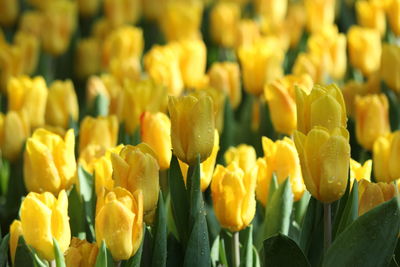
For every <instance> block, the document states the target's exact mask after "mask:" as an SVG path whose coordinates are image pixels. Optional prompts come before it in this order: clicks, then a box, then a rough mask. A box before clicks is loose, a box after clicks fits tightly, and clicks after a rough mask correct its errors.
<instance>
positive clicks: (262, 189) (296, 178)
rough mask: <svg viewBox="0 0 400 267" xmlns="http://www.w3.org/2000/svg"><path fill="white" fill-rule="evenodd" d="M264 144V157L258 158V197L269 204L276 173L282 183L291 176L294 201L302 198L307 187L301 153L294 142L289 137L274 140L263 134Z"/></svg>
mask: <svg viewBox="0 0 400 267" xmlns="http://www.w3.org/2000/svg"><path fill="white" fill-rule="evenodd" d="M262 145H263V150H264V158H261V159H258V160H257V166H258V175H257V188H256V196H257V199H258V200H259V201H260V202H261V203H262V204H263V205H264V206H265V205H266V204H267V200H268V193H269V187H270V183H271V180H272V175H273V173H275V175H276V178H277V181H278V184H282V183H283V182H284V181H285V180H286V179H287V178H289V182H290V186H291V188H292V192H293V195H294V201H298V200H300V199H301V197H302V196H303V193H304V191H305V189H306V187H305V185H304V182H303V177H302V175H301V169H300V160H299V155H298V153H297V150H296V147H295V145H294V142H293V141H292V140H291V139H289V138H287V137H285V138H283V139H282V140H277V141H275V142H273V141H272V140H271V139H269V138H267V137H264V136H263V137H262Z"/></svg>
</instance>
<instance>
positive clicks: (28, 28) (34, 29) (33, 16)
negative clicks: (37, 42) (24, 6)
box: [19, 10, 44, 38]
mask: <svg viewBox="0 0 400 267" xmlns="http://www.w3.org/2000/svg"><path fill="white" fill-rule="evenodd" d="M43 18H44V16H43V13H42V12H40V11H37V10H30V11H24V13H22V14H21V16H20V19H19V30H20V31H21V32H26V33H31V34H33V35H35V36H36V37H37V38H40V35H41V32H42V30H43Z"/></svg>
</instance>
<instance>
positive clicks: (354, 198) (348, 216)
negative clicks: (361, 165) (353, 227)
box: [335, 180, 358, 236]
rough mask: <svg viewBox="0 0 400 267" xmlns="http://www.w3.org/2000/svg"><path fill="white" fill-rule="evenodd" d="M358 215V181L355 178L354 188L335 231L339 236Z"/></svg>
mask: <svg viewBox="0 0 400 267" xmlns="http://www.w3.org/2000/svg"><path fill="white" fill-rule="evenodd" d="M349 186H350V185H349ZM357 217H358V183H357V181H356V180H354V183H353V189H352V190H351V193H350V196H349V198H348V199H347V202H346V207H345V208H344V211H343V214H342V216H341V218H340V222H339V225H338V228H337V231H336V233H335V236H338V235H339V234H340V233H341V232H343V231H344V229H346V227H347V226H349V225H350V224H351V223H352V222H354V221H355V220H356V219H357Z"/></svg>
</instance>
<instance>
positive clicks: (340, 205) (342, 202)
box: [332, 170, 350, 239]
mask: <svg viewBox="0 0 400 267" xmlns="http://www.w3.org/2000/svg"><path fill="white" fill-rule="evenodd" d="M349 172H350V170H349ZM349 197H350V183H349V182H348V183H347V187H346V191H345V192H344V195H343V196H342V197H341V198H340V199H339V200H338V201H337V202H336V212H335V216H334V221H333V225H332V237H333V239H334V238H335V236H336V232H337V230H338V228H339V224H340V220H341V218H342V215H343V213H344V210H345V208H346V205H347V200H348V199H349Z"/></svg>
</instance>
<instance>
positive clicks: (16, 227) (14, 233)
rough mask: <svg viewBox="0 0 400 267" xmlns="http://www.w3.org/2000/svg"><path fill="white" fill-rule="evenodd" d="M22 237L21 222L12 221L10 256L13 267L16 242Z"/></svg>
mask: <svg viewBox="0 0 400 267" xmlns="http://www.w3.org/2000/svg"><path fill="white" fill-rule="evenodd" d="M20 236H22V225H21V221H18V220H14V221H13V222H12V224H11V225H10V243H9V246H10V255H11V262H12V264H13V266H14V263H15V252H17V246H18V240H19V237H20Z"/></svg>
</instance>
